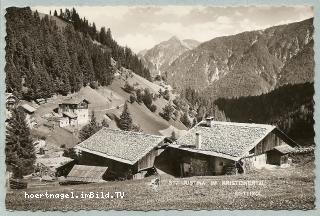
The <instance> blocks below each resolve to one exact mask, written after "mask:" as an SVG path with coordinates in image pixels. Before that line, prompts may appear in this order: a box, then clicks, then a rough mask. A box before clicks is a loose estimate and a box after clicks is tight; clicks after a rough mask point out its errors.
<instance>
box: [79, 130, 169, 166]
mask: <svg viewBox="0 0 320 216" xmlns="http://www.w3.org/2000/svg"><path fill="white" fill-rule="evenodd" d="M163 140H164V137H163V136H156V135H149V134H143V133H137V132H132V131H122V130H114V129H110V128H102V129H101V130H100V131H98V132H97V133H95V134H94V135H92V136H91V137H89V138H88V139H87V140H85V141H83V142H82V143H80V144H78V145H76V146H75V148H76V149H79V150H81V151H85V152H88V153H92V154H95V155H99V156H102V157H105V158H109V159H112V160H116V161H119V162H122V163H126V164H130V165H133V164H135V163H136V162H137V161H138V160H140V159H141V158H142V157H143V156H145V155H146V154H147V153H148V152H150V151H151V150H152V149H153V148H155V147H156V146H158V145H159V144H160V143H161V142H162V141H163Z"/></svg>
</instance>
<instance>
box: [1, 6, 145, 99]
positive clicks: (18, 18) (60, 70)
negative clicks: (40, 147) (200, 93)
mask: <svg viewBox="0 0 320 216" xmlns="http://www.w3.org/2000/svg"><path fill="white" fill-rule="evenodd" d="M54 16H56V17H54V18H55V19H53V17H52V16H49V15H44V16H40V15H39V13H38V12H37V11H35V12H33V11H31V9H30V8H29V7H26V8H15V7H11V8H7V13H6V16H5V17H6V28H7V36H6V44H7V46H6V62H7V64H6V66H5V72H6V88H7V89H6V91H7V92H14V93H15V94H16V95H18V96H19V97H21V98H24V99H36V98H47V97H50V96H52V95H53V94H55V93H58V94H64V95H65V94H68V93H69V92H75V91H78V90H79V89H80V88H81V87H82V86H86V85H92V86H97V85H102V86H106V85H109V84H110V83H111V82H112V80H113V76H114V68H113V67H112V65H111V57H112V58H113V59H114V60H116V61H117V67H121V66H123V67H125V68H128V69H131V70H133V71H134V72H135V73H136V74H138V75H140V76H143V77H145V78H147V79H151V76H150V73H149V71H148V69H146V68H145V67H144V66H143V65H142V63H141V62H140V60H139V59H138V57H137V56H136V55H135V54H134V53H132V51H131V49H130V48H127V47H121V46H119V45H118V44H117V42H116V41H115V40H113V39H112V35H111V30H110V29H107V30H106V29H105V28H104V27H103V28H101V30H100V31H97V30H96V27H95V24H94V23H93V24H90V23H89V22H88V20H86V19H85V18H84V19H82V18H80V16H79V14H78V13H77V12H76V10H75V9H72V10H68V9H66V10H65V11H64V12H63V11H62V10H61V11H60V14H59V16H58V14H57V12H54ZM57 19H59V21H60V20H61V21H62V22H64V23H65V25H64V26H63V27H61V26H58V25H57V22H56V21H57ZM60 23H61V22H60Z"/></svg>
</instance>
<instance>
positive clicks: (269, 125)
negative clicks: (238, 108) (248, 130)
mask: <svg viewBox="0 0 320 216" xmlns="http://www.w3.org/2000/svg"><path fill="white" fill-rule="evenodd" d="M212 123H214V124H221V125H235V126H238V125H239V126H248V127H254V126H268V127H275V126H274V125H271V124H260V123H244V122H227V121H212ZM199 126H200V125H199Z"/></svg>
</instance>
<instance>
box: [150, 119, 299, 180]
mask: <svg viewBox="0 0 320 216" xmlns="http://www.w3.org/2000/svg"><path fill="white" fill-rule="evenodd" d="M295 146H299V145H298V144H297V143H295V142H294V141H293V140H292V139H290V138H289V137H288V136H286V134H284V133H283V132H282V131H280V130H279V129H278V128H276V127H275V126H272V125H266V124H251V123H234V122H219V121H213V119H212V118H207V119H206V120H205V121H202V122H200V123H199V124H197V125H196V126H194V127H193V128H191V129H190V130H189V131H188V132H187V133H186V134H185V135H184V136H182V137H180V138H179V139H178V140H177V141H176V142H175V143H172V144H170V145H169V146H168V147H167V148H166V150H165V151H164V152H163V153H162V154H161V156H160V157H159V158H157V161H156V166H157V167H159V168H160V169H162V170H163V171H165V172H167V173H169V174H172V175H174V176H179V177H187V176H205V175H224V174H234V173H236V172H245V171H247V170H250V169H255V168H262V167H264V166H266V164H268V163H270V164H274V165H281V163H284V162H286V161H287V160H286V158H287V156H288V154H289V153H290V152H291V151H293V148H292V147H295Z"/></svg>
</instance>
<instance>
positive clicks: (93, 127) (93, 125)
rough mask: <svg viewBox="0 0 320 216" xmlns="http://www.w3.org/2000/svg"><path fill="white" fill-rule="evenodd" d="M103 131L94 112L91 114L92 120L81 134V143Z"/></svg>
mask: <svg viewBox="0 0 320 216" xmlns="http://www.w3.org/2000/svg"><path fill="white" fill-rule="evenodd" d="M100 129H101V126H100V125H99V124H98V122H97V118H96V116H95V113H94V111H92V114H91V120H90V122H89V124H87V125H85V126H84V127H83V128H82V129H81V130H80V132H79V138H80V140H81V141H84V140H86V139H88V138H89V137H91V136H92V135H93V134H95V133H96V132H98V131H99V130H100Z"/></svg>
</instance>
